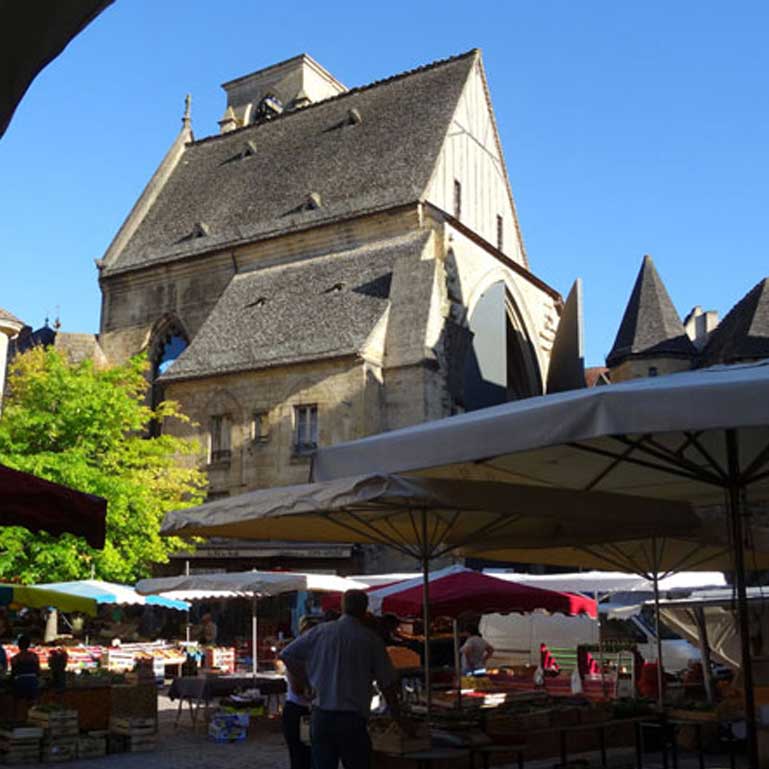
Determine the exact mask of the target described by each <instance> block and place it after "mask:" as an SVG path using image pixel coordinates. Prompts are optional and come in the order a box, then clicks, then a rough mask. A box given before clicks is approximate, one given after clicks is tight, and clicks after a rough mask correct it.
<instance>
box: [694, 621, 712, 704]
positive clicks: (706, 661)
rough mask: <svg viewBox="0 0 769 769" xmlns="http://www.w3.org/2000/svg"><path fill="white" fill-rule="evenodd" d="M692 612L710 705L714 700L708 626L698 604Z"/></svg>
mask: <svg viewBox="0 0 769 769" xmlns="http://www.w3.org/2000/svg"><path fill="white" fill-rule="evenodd" d="M692 613H693V614H694V621H695V622H696V624H697V635H698V636H699V641H700V658H701V660H702V678H703V681H704V683H705V694H706V695H707V698H708V704H710V705H712V704H713V702H714V698H713V678H712V677H711V675H710V640H709V639H708V626H707V623H706V622H705V611H704V610H703V608H702V607H701V606H699V607H697V608H696V609H694V611H693V612H692Z"/></svg>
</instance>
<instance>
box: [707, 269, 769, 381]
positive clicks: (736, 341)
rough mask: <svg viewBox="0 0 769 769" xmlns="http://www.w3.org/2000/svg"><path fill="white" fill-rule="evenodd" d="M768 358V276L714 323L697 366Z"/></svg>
mask: <svg viewBox="0 0 769 769" xmlns="http://www.w3.org/2000/svg"><path fill="white" fill-rule="evenodd" d="M756 358H769V278H764V279H763V280H761V281H759V282H758V283H757V284H756V285H755V286H753V288H752V289H751V290H750V291H749V292H748V293H747V294H745V296H744V297H743V298H742V299H740V301H739V302H737V304H735V305H734V307H732V309H731V310H730V311H729V313H728V314H727V315H726V317H725V318H724V319H723V320H722V321H721V322H720V323H719V324H718V326H716V328H715V330H714V331H713V333H712V334H711V335H710V339H709V340H708V343H707V344H706V345H705V349H704V350H703V351H702V357H701V359H700V362H699V365H700V366H713V365H715V364H717V363H736V362H738V361H741V360H753V359H756Z"/></svg>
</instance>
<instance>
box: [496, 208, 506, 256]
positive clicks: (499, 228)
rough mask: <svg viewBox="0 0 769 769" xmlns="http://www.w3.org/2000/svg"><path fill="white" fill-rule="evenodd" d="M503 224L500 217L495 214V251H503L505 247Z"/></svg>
mask: <svg viewBox="0 0 769 769" xmlns="http://www.w3.org/2000/svg"><path fill="white" fill-rule="evenodd" d="M504 227H505V223H504V220H503V219H502V217H501V216H500V215H499V214H497V250H498V251H504V245H505V230H504Z"/></svg>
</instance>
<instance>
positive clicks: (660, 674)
mask: <svg viewBox="0 0 769 769" xmlns="http://www.w3.org/2000/svg"><path fill="white" fill-rule="evenodd" d="M652 547H653V548H654V561H655V564H654V566H655V570H654V578H653V580H652V582H653V585H654V632H655V634H656V635H657V706H658V707H659V709H660V710H662V708H663V706H664V701H663V690H662V687H663V685H664V683H665V670H664V668H663V664H662V638H660V586H659V575H658V574H657V569H656V567H657V563H656V561H657V541H656V539H652Z"/></svg>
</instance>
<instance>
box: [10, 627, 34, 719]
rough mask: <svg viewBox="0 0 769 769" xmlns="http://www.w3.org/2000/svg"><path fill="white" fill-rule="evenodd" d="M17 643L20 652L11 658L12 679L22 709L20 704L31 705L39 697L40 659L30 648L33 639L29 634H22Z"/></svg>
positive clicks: (16, 699) (17, 700)
mask: <svg viewBox="0 0 769 769" xmlns="http://www.w3.org/2000/svg"><path fill="white" fill-rule="evenodd" d="M16 645H17V646H18V647H19V652H18V654H15V655H14V656H13V657H12V658H11V680H12V681H13V698H14V700H15V701H16V703H17V709H20V707H19V706H26V707H29V705H31V704H32V703H33V702H34V701H35V700H36V699H37V690H38V678H39V676H40V660H39V659H38V656H37V654H35V653H34V652H33V651H30V649H29V647H30V645H31V641H30V639H29V636H28V635H20V636H19V638H18V640H17V641H16ZM21 709H23V708H21Z"/></svg>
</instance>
